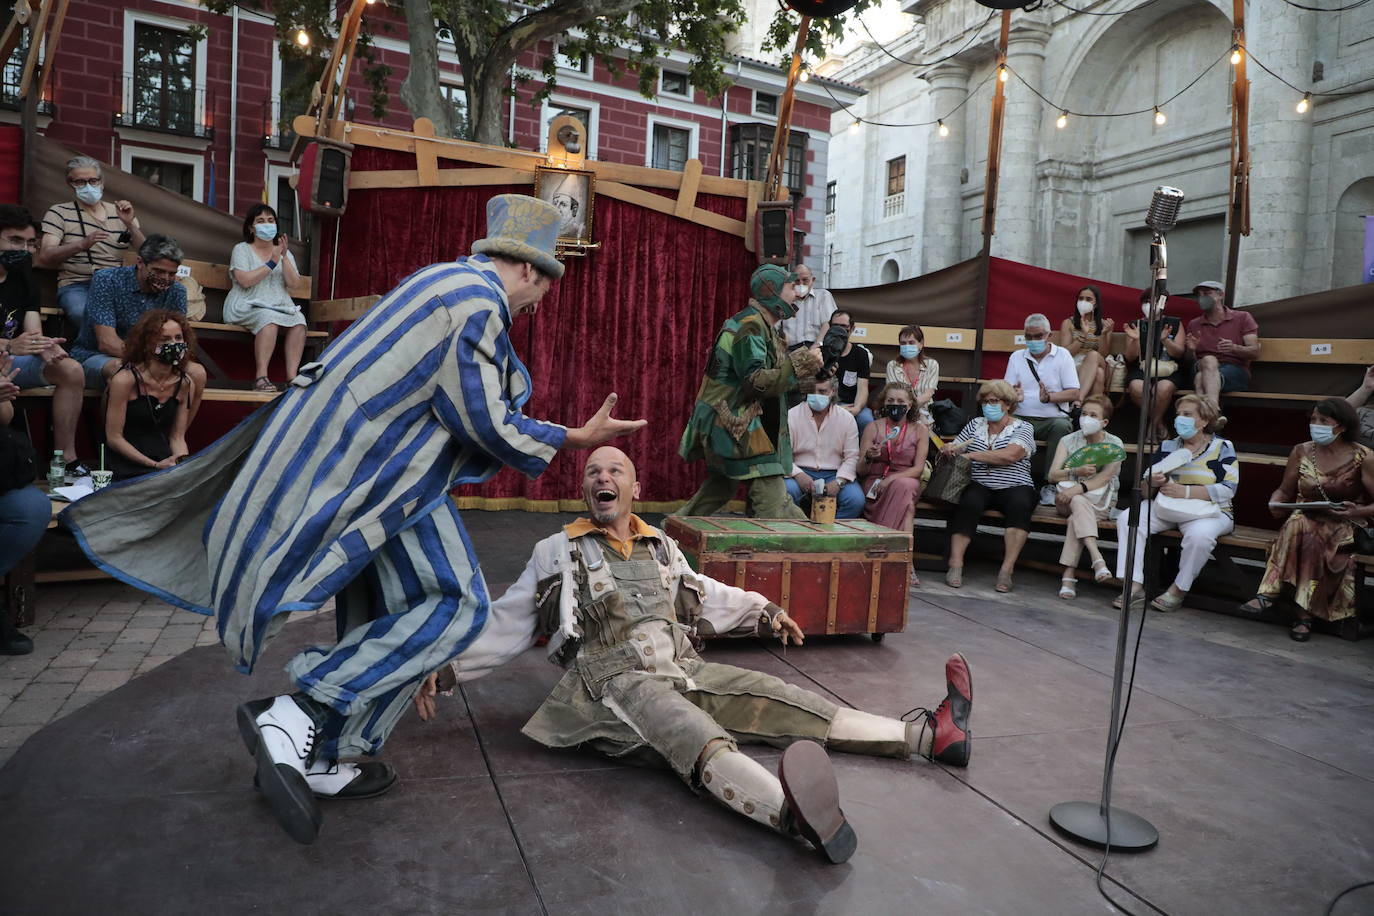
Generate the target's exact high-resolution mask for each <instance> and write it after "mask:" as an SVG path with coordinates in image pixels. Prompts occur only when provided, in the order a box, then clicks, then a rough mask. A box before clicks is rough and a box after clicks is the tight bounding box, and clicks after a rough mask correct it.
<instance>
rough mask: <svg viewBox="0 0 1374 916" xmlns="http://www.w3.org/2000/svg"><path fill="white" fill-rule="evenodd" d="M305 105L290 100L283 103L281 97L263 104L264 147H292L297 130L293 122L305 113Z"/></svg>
mask: <svg viewBox="0 0 1374 916" xmlns="http://www.w3.org/2000/svg"><path fill="white" fill-rule="evenodd" d="M304 113H305V108H304V106H303V105H297V104H292V103H290V102H288V103H286V104H285V105H283V104H282V101H281V99H272V100H269V101H267V102H264V103H263V105H262V125H263V128H262V148H263V149H290V148H291V144H292V143H294V142H296V132H295V131H294V130H292V129H291V122H292V121H294V120H295V119H296V116H297V115H299V114H304Z"/></svg>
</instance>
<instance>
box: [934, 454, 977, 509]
mask: <svg viewBox="0 0 1374 916" xmlns="http://www.w3.org/2000/svg"><path fill="white" fill-rule="evenodd" d="M972 472H973V462H972V461H969V460H968V459H967V458H965V457H964V456H963V455H952V456H951V455H941V456H940V457H939V458H938V459H936V461H935V470H934V471H932V472H931V473H930V481H929V482H928V483H927V484H926V488H925V492H924V494H923V495H924V497H925V498H926V499H931V500H935V501H936V502H942V503H951V504H956V503H958V502H959V498H960V497H961V496H963V495H964V490H965V488H967V487H968V482H969V477H970V476H971V475H972Z"/></svg>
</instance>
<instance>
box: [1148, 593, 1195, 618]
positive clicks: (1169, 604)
mask: <svg viewBox="0 0 1374 916" xmlns="http://www.w3.org/2000/svg"><path fill="white" fill-rule="evenodd" d="M1184 597H1186V596H1184V595H1179V596H1178V597H1177V598H1175V597H1174V596H1173V595H1172V594H1170V593H1169V592H1167V591H1165V592H1160V593H1159V594H1158V595H1156V596H1155V600H1154V601H1151V602H1150V607H1152V608H1154V609H1155V610H1156V611H1163V612H1164V613H1166V614H1169V613H1172V612H1174V611H1176V610H1178V609H1179V608H1181V607H1183V599H1184Z"/></svg>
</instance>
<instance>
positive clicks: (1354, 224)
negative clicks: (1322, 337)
mask: <svg viewBox="0 0 1374 916" xmlns="http://www.w3.org/2000/svg"><path fill="white" fill-rule="evenodd" d="M1070 5H1073V6H1077V5H1078V4H1070ZM1309 5H1312V4H1309ZM902 9H903V11H904V12H906V13H908V14H910V15H911V17H912V18H911V19H910V20H909V22H908V24H907V26H906V29H905V31H899V33H898V34H896V35H893V36H891V38H890V40H883V45H884V47H885V48H887V50H888V51H891V52H895V54H896V56H898V57H901V58H903V59H905V60H906V61H907V62H908V63H905V64H899V63H897V62H896V61H894V60H893V59H892V57H891V56H890V55H889V54H886V53H884V52H883V51H882V50H880V49H878V48H877V47H874V46H873V45H872V44H871V43H870V44H869V45H868V46H867V47H860V48H858V49H856V50H854V51H853V52H851V53H849V54H846V55H845V56H844V58H843V59H842V60H836V61H832V62H830V63H829V64H828V65H827V67H826V72H828V73H830V74H832V75H833V76H835V77H836V78H837V79H840V80H843V81H846V82H852V83H855V84H857V85H859V86H862V87H863V88H865V89H867V90H868V94H867V95H866V96H865V97H864V98H863V99H862V100H860V101H859V102H858V103H857V110H858V111H859V113H860V115H861V116H862V117H863V118H865V119H870V120H874V121H881V122H888V123H921V122H934V121H936V120H938V119H943V121H944V124H945V126H946V127H947V128H948V135H947V136H943V137H942V136H940V133H939V131H938V129H937V126H936V125H935V124H933V123H932V124H930V125H929V126H922V127H901V128H898V127H893V128H879V127H874V126H872V125H869V124H864V125H862V126H861V127H859V128H857V129H855V128H854V126H853V122H854V118H853V117H852V116H851V115H849V114H848V113H847V112H844V111H837V113H836V114H835V116H834V117H833V119H832V125H831V128H832V136H833V140H832V144H831V150H830V153H831V159H832V169H831V178H830V181H831V182H833V183H834V187H833V188H832V193H831V194H830V197H831V199H834V200H836V201H837V204H836V207H835V212H834V214H833V215H832V216H831V217H830V219H831V220H832V222H833V223H834V226H835V228H834V232H833V233H831V235H830V237H829V239H828V243H827V244H828V252H827V254H828V258H829V261H830V262H831V263H832V264H833V265H834V266H835V270H834V274H835V275H834V276H833V277H832V278H831V279H830V283H831V285H835V286H862V285H869V284H874V283H879V282H884V281H886V280H888V279H892V278H893V275H894V274H895V276H896V278H900V279H904V278H907V277H911V276H915V275H918V274H921V273H926V272H929V271H932V270H937V269H939V268H941V267H945V266H948V265H949V264H952V263H955V262H956V261H959V260H961V259H963V258H967V257H970V256H972V255H974V254H976V253H977V252H978V250H979V249H980V247H981V244H982V234H981V233H982V228H981V227H982V209H983V186H984V180H985V174H986V170H987V139H988V135H987V132H988V115H989V109H990V105H991V99H992V93H993V85H994V80H995V79H996V73H995V46H996V39H997V27H998V17H997V16H996V15H995V14H994V15H989V14H990V13H991V12H992V11H990V10H988V9H986V8H984V7H981V6H978V5H977V4H974V3H969V2H966V0H907V2H906V3H905V4H904V6H903V7H902ZM1230 10H1231V5H1230V4H1229V3H1225V4H1219V3H1212V2H1206V0H1177V2H1154V3H1141V2H1140V0H1106V2H1103V3H1097V4H1092V5H1091V7H1090V8H1088V9H1087V10H1086V11H1085V12H1073V11H1070V10H1069V9H1067V8H1066V7H1065V6H1063V5H1060V4H1047V5H1046V6H1044V7H1042V8H1041V9H1039V10H1037V11H1035V12H1032V13H1026V12H1022V11H1016V12H1014V13H1013V14H1012V29H1011V33H1010V41H1009V44H1008V65H1009V68H1010V70H1011V71H1012V75H1011V76H1010V78H1009V79H1008V81H1007V82H1006V86H1005V88H1006V98H1007V103H1006V117H1005V127H1004V133H1003V151H1002V159H1001V177H1000V192H999V195H998V207H997V221H996V234H995V236H994V238H993V242H992V249H991V250H992V253H993V254H994V255H996V256H1000V257H1006V258H1011V259H1014V260H1017V261H1022V262H1026V263H1030V264H1035V265H1038V266H1042V267H1047V268H1051V269H1054V270H1061V271H1065V272H1068V273H1075V274H1081V275H1086V276H1092V277H1098V278H1101V279H1104V280H1110V281H1115V282H1120V283H1126V284H1141V285H1143V284H1144V283H1145V282H1146V280H1147V279H1148V264H1147V261H1148V254H1147V252H1148V233H1147V232H1146V231H1145V230H1144V227H1143V221H1142V220H1143V216H1144V213H1145V209H1146V207H1147V206H1148V204H1149V200H1150V195H1151V191H1152V189H1153V188H1154V187H1155V186H1156V185H1159V184H1169V185H1174V186H1176V187H1179V188H1181V189H1183V190H1184V191H1185V193H1186V194H1187V201H1186V203H1185V205H1184V209H1183V212H1182V216H1181V222H1180V225H1179V226H1178V228H1177V229H1176V230H1175V231H1174V232H1173V233H1172V234H1171V235H1170V242H1171V244H1170V260H1171V270H1170V276H1171V278H1172V280H1171V285H1172V286H1173V287H1174V288H1175V289H1183V288H1186V287H1187V286H1189V285H1191V283H1193V282H1196V281H1198V280H1202V279H1222V278H1223V276H1224V273H1225V263H1226V248H1227V239H1226V211H1227V200H1228V186H1229V172H1230V169H1229V163H1230V153H1229V137H1230V123H1231V85H1230V84H1231V64H1230V63H1229V60H1228V56H1229V52H1230V48H1231V44H1232V28H1231V21H1230ZM1089 13H1094V14H1099V15H1089ZM1246 15H1247V25H1248V28H1247V36H1246V37H1247V45H1248V47H1249V49H1250V50H1251V52H1252V53H1253V58H1252V59H1251V61H1250V62H1249V65H1248V69H1249V77H1250V80H1251V115H1250V138H1251V141H1250V149H1251V161H1252V168H1251V214H1252V226H1253V231H1252V233H1251V234H1250V235H1249V236H1248V237H1246V238H1243V239H1242V241H1241V249H1240V259H1239V268H1238V276H1237V283H1236V287H1237V289H1236V301H1237V302H1238V303H1242V304H1244V303H1247V302H1257V301H1264V300H1270V299H1276V298H1282V297H1285V296H1292V295H1298V294H1301V293H1307V292H1313V291H1317V290H1322V289H1328V288H1332V287H1335V286H1344V285H1350V284H1353V283H1357V282H1359V281H1360V272H1361V254H1362V247H1363V238H1364V226H1363V222H1364V221H1363V219H1362V218H1361V217H1362V216H1363V215H1364V214H1374V105H1371V102H1374V6H1371V5H1368V4H1366V5H1363V6H1355V7H1354V8H1351V9H1347V10H1344V11H1342V12H1330V13H1316V12H1309V11H1304V10H1300V9H1298V8H1296V7H1295V6H1293V5H1291V4H1289V3H1287V2H1285V0H1251V2H1250V3H1249V4H1248V7H1247V14H1246ZM879 37H880V39H881V38H882V36H879ZM1256 59H1257V60H1258V61H1259V62H1262V63H1263V64H1264V65H1265V66H1267V67H1268V68H1269V69H1271V70H1273V71H1275V72H1277V73H1278V74H1280V75H1282V76H1283V77H1284V79H1286V80H1287V81H1288V82H1290V83H1292V84H1293V85H1294V86H1297V87H1299V89H1302V90H1311V91H1313V92H1323V91H1333V90H1337V89H1341V90H1342V91H1343V92H1344V93H1347V94H1343V95H1340V96H1331V97H1322V96H1316V97H1314V98H1313V99H1312V102H1311V105H1310V109H1309V110H1308V111H1307V112H1306V113H1299V112H1298V110H1297V103H1298V102H1299V100H1300V99H1301V98H1302V93H1301V92H1297V91H1294V90H1293V89H1291V88H1289V87H1288V86H1285V85H1284V84H1283V83H1282V82H1280V81H1279V80H1277V79H1275V78H1274V77H1273V76H1271V75H1270V74H1269V73H1266V72H1265V71H1264V69H1262V68H1261V67H1260V66H1257V60H1256ZM923 61H924V62H931V63H932V64H933V65H927V66H923V67H921V66H914V65H913V64H914V63H915V62H923ZM1209 65H1210V69H1209ZM1194 78H1198V79H1197V82H1196V83H1195V84H1194V85H1192V86H1191V88H1188V89H1187V91H1185V92H1183V93H1182V95H1180V96H1178V98H1176V99H1174V100H1173V101H1172V102H1169V103H1168V104H1162V103H1164V101H1165V100H1167V99H1169V98H1170V97H1171V96H1174V95H1175V94H1176V93H1178V92H1179V91H1180V90H1183V89H1184V87H1185V86H1187V84H1188V83H1190V82H1191V81H1193V80H1194ZM1030 87H1034V88H1035V89H1036V90H1039V93H1040V94H1041V95H1043V96H1044V97H1045V99H1047V100H1048V101H1045V100H1042V99H1041V98H1039V97H1038V96H1037V95H1036V94H1035V93H1033V92H1032V91H1031V90H1030ZM961 102H963V104H962V106H961V105H960V103H961ZM1156 105H1162V110H1163V113H1164V115H1165V117H1166V121H1165V123H1164V124H1162V125H1161V124H1158V123H1156V119H1155V118H1154V116H1153V108H1154V106H1156ZM1064 109H1067V110H1068V111H1070V112H1081V113H1085V114H1101V113H1115V112H1130V111H1141V112H1142V113H1140V114H1135V115H1131V116H1129V117H1110V118H1107V117H1081V116H1074V115H1072V114H1071V115H1070V116H1069V118H1068V123H1067V124H1066V125H1065V126H1064V127H1063V128H1060V127H1057V126H1056V120H1057V118H1058V116H1059V114H1060V111H1061V110H1064ZM897 155H905V157H906V159H905V163H904V169H905V188H904V196H903V200H902V203H901V206H900V207H895V206H893V207H889V206H887V204H888V202H889V201H891V200H892V198H893V194H894V191H895V190H896V187H895V185H891V184H889V183H888V182H887V181H886V179H887V178H888V177H889V176H890V175H891V171H892V170H891V167H890V166H889V162H890V161H891V159H892V158H893V157H894V156H897ZM879 194H880V196H876V197H875V195H879ZM893 209H900V211H901V212H900V213H890V212H889V211H891V210H893ZM874 214H879V215H880V216H879V218H878V219H876V220H875V219H874ZM883 214H887V215H886V216H883Z"/></svg>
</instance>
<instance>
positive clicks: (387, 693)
mask: <svg viewBox="0 0 1374 916" xmlns="http://www.w3.org/2000/svg"><path fill="white" fill-rule="evenodd" d="M488 604H489V599H488V595H487V587H486V583H485V582H484V581H483V580H482V573H481V570H480V569H479V568H478V565H477V557H476V555H475V554H474V553H473V549H472V544H471V543H470V542H469V541H468V537H467V533H466V532H465V531H464V530H463V525H462V522H461V521H460V520H459V517H458V510H457V508H456V507H455V506H454V505H453V502H452V501H451V500H446V501H445V502H444V503H442V504H441V505H440V506H439V508H438V509H436V510H435V511H434V512H432V513H430V514H429V515H427V516H425V517H424V518H422V519H421V520H420V521H419V522H417V523H416V524H415V525H412V526H411V527H409V528H407V529H406V530H405V531H403V532H401V533H400V534H399V535H397V536H396V537H395V538H392V539H391V540H390V541H387V542H386V544H384V545H382V548H381V549H380V550H379V551H378V552H377V554H376V556H375V557H374V558H373V560H372V562H371V563H370V564H369V565H368V566H367V568H366V569H364V570H363V572H362V573H361V574H360V575H359V576H358V577H357V578H356V579H354V580H353V581H352V582H351V583H349V585H347V586H346V587H345V588H344V589H343V590H342V591H340V592H339V593H338V595H337V596H336V597H335V611H334V613H335V616H336V619H337V623H338V632H339V641H338V643H337V644H335V645H334V646H333V647H332V648H324V647H316V648H311V649H307V650H305V651H304V652H302V653H301V654H299V655H297V656H296V657H295V658H293V659H292V660H291V661H290V662H289V663H288V664H287V666H286V670H287V673H288V674H290V675H291V677H292V678H293V679H294V680H295V681H296V683H297V685H299V687H300V688H301V689H302V690H303V691H305V692H306V693H308V694H309V695H310V696H312V697H314V698H315V699H316V700H319V701H320V702H321V703H325V704H327V705H328V706H329V707H330V708H331V709H332V710H334V712H335V716H333V717H332V721H331V722H330V723H329V725H328V726H327V727H326V728H325V739H326V742H325V744H324V745H322V747H321V750H320V753H321V755H322V756H323V757H324V758H325V759H335V758H340V757H350V756H356V755H358V754H375V753H376V752H377V751H378V750H379V749H380V748H381V746H382V744H383V743H384V742H385V741H386V739H387V737H388V736H389V735H390V734H391V731H392V729H394V728H395V727H396V724H397V723H398V722H399V721H400V719H401V716H402V715H404V713H405V711H406V708H407V707H408V706H409V705H410V703H411V700H412V699H413V698H414V696H415V693H416V691H417V690H419V687H420V685H421V683H423V682H424V679H425V677H426V676H428V675H429V673H430V672H432V671H434V670H435V669H437V668H439V667H440V666H441V665H443V664H444V663H445V662H447V661H449V660H450V659H452V658H454V657H456V656H457V655H458V654H459V653H461V652H462V651H463V650H464V649H466V648H467V647H468V646H469V645H470V644H471V643H472V641H473V640H474V639H476V638H477V636H478V634H479V633H481V631H482V627H483V626H484V625H485V623H486V619H487V607H488ZM285 616H286V615H281V616H280V617H279V618H278V619H282V620H284V619H285ZM239 619H240V620H241V621H244V622H249V621H251V617H249V616H248V615H239ZM250 625H251V624H250ZM273 629H276V628H273ZM238 635H239V634H237V633H235V634H233V638H235V639H237V638H238Z"/></svg>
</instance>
